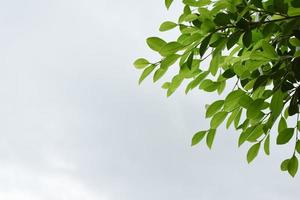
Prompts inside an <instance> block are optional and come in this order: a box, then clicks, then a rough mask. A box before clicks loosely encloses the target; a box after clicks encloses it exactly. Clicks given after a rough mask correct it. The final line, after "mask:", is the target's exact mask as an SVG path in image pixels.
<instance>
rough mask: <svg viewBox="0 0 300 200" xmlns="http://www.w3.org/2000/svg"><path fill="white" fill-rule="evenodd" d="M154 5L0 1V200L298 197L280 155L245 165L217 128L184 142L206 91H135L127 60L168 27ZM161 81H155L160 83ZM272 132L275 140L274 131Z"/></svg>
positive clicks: (279, 151) (158, 0) (233, 136)
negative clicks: (210, 138) (205, 140)
mask: <svg viewBox="0 0 300 200" xmlns="http://www.w3.org/2000/svg"><path fill="white" fill-rule="evenodd" d="M180 9H181V6H180V3H177V4H175V5H174V7H172V9H171V11H170V12H167V11H166V10H165V8H164V6H163V0H154V1H138V0H127V1H121V0H115V1H109V0H44V1H37V0H26V1H24V0H10V1H4V0H1V1H0V27H1V29H0V85H1V87H0V163H1V164H0V180H1V181H0V199H5V200H20V199H22V200H69V199H72V200H141V199H143V200H153V199H155V200H167V199H172V200H183V199H185V200H199V199H203V200H219V199H223V200H240V199H243V200H250V199H251V200H252V199H255V200H269V199H272V200H282V199H291V200H293V199H298V197H299V196H300V190H299V185H300V179H299V176H297V177H296V178H294V179H292V178H290V177H289V176H288V175H287V174H285V173H281V172H280V170H279V165H280V162H281V161H282V160H283V159H285V158H286V157H288V156H289V155H290V153H291V152H290V149H289V148H282V147H278V146H276V147H274V145H272V148H271V156H270V157H266V156H262V152H261V154H260V155H259V157H258V159H257V160H255V161H254V162H253V164H251V165H248V164H247V163H246V159H245V155H246V151H247V148H248V147H247V146H245V147H243V148H241V149H238V148H237V137H238V134H237V133H236V132H234V131H233V130H230V131H225V130H224V129H223V128H221V129H220V131H218V133H217V137H216V141H215V144H214V148H213V150H212V151H209V150H207V148H206V147H205V146H204V145H200V146H198V147H195V148H191V147H190V146H189V144H190V139H191V137H192V135H193V133H194V132H196V131H197V130H199V129H205V128H207V127H208V125H209V124H208V123H209V121H207V120H205V119H204V106H205V104H207V103H210V102H211V101H213V100H214V99H215V98H216V95H215V94H205V93H203V92H201V91H194V92H192V93H191V94H189V95H187V96H186V95H185V94H184V92H183V89H182V88H181V89H179V91H178V92H176V93H175V94H174V96H172V97H171V98H166V97H165V91H163V90H162V89H161V88H160V85H161V84H162V83H163V81H161V82H159V83H158V84H153V83H151V80H150V79H149V80H146V81H145V83H144V84H142V85H141V86H139V85H138V84H137V80H138V77H139V74H140V72H138V71H137V70H135V69H134V68H133V67H132V62H133V61H134V59H135V58H137V57H140V56H143V57H144V56H145V57H147V58H150V59H157V58H158V57H157V56H156V55H155V54H154V53H153V52H151V51H150V50H149V49H148V48H147V46H146V43H145V39H146V38H147V37H149V36H153V35H160V36H161V37H165V38H169V39H170V38H173V37H174V36H175V35H176V32H170V35H169V34H161V33H158V31H157V30H158V27H159V24H160V23H161V22H162V21H164V20H169V19H175V18H176V13H178V12H180ZM168 77H170V75H167V76H166V79H165V80H167V79H168ZM274 133H275V132H274Z"/></svg>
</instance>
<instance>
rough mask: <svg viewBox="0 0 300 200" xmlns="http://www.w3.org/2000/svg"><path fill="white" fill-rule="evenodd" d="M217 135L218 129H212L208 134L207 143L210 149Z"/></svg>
mask: <svg viewBox="0 0 300 200" xmlns="http://www.w3.org/2000/svg"><path fill="white" fill-rule="evenodd" d="M215 135H216V129H210V130H209V131H208V134H207V136H206V144H207V146H208V148H209V149H211V147H212V145H213V142H214V139H215Z"/></svg>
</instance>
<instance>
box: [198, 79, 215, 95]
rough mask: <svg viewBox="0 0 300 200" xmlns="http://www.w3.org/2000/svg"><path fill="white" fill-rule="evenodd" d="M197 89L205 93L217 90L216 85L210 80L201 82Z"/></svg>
mask: <svg viewBox="0 0 300 200" xmlns="http://www.w3.org/2000/svg"><path fill="white" fill-rule="evenodd" d="M199 88H200V89H202V90H204V91H206V92H213V91H215V90H217V89H218V83H217V82H214V81H212V80H210V79H205V80H203V81H202V83H201V84H200V86H199Z"/></svg>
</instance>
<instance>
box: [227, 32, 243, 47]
mask: <svg viewBox="0 0 300 200" xmlns="http://www.w3.org/2000/svg"><path fill="white" fill-rule="evenodd" d="M241 35H242V32H241V31H237V32H234V33H232V34H231V35H230V36H229V38H228V41H227V49H228V50H229V49H231V48H232V47H233V46H234V45H235V44H236V43H237V42H238V41H239V39H240V37H241Z"/></svg>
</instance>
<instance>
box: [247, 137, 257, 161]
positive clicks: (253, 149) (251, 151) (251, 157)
mask: <svg viewBox="0 0 300 200" xmlns="http://www.w3.org/2000/svg"><path fill="white" fill-rule="evenodd" d="M259 148H260V142H259V143H256V144H254V145H253V146H252V147H251V148H250V149H249V150H248V153H247V162H248V163H251V162H252V161H253V160H254V158H256V156H257V154H258V152H259Z"/></svg>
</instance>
